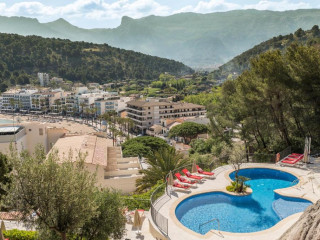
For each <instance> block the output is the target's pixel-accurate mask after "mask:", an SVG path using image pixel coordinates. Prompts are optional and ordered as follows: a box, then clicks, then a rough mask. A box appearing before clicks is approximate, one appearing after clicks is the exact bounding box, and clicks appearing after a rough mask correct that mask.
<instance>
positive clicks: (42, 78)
mask: <svg viewBox="0 0 320 240" xmlns="http://www.w3.org/2000/svg"><path fill="white" fill-rule="evenodd" d="M38 80H39V82H40V86H41V87H45V86H48V85H49V83H50V78H49V74H48V73H40V72H39V73H38Z"/></svg>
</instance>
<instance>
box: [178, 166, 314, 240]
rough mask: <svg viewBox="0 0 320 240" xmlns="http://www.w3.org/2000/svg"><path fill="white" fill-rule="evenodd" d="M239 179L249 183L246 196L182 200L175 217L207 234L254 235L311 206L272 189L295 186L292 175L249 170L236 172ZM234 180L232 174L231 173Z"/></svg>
mask: <svg viewBox="0 0 320 240" xmlns="http://www.w3.org/2000/svg"><path fill="white" fill-rule="evenodd" d="M239 175H240V176H245V177H248V178H250V179H251V180H249V181H247V184H249V185H250V187H251V188H252V191H253V192H252V194H251V195H248V196H232V195H229V194H226V193H223V192H210V193H204V194H198V195H194V196H192V197H189V198H187V199H185V200H183V201H182V202H181V203H180V204H179V205H178V206H177V208H176V211H175V213H176V216H177V218H178V219H179V221H180V222H181V223H182V224H183V225H184V226H186V227H187V228H189V229H191V230H193V231H195V232H198V233H201V234H206V233H207V232H208V231H210V230H211V229H218V222H217V221H212V222H209V223H208V224H205V225H202V224H203V223H206V222H208V221H210V220H212V219H214V218H216V219H219V222H220V230H221V231H226V232H234V233H247V232H257V231H262V230H265V229H268V228H270V227H272V226H274V225H275V224H276V223H278V222H279V221H280V220H282V219H283V218H286V217H288V216H290V215H292V214H294V213H298V212H302V211H304V210H305V208H306V207H308V206H309V205H311V204H312V203H311V202H310V201H307V200H304V199H299V198H291V197H283V196H280V195H278V194H276V193H275V192H274V191H273V190H275V189H280V188H286V187H290V186H293V185H294V184H297V183H298V180H297V178H296V177H295V176H293V175H291V174H289V173H286V172H283V171H279V170H273V169H267V168H249V169H242V170H240V171H239ZM230 178H231V179H233V178H234V172H233V173H231V174H230Z"/></svg>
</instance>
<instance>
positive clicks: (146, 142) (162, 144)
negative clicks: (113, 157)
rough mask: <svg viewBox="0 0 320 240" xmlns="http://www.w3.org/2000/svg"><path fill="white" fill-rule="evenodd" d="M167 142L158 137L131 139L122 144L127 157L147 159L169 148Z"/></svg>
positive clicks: (124, 154)
mask: <svg viewBox="0 0 320 240" xmlns="http://www.w3.org/2000/svg"><path fill="white" fill-rule="evenodd" d="M168 147H169V145H168V144H167V142H166V141H165V140H163V139H161V138H158V137H151V136H141V137H136V138H131V139H129V140H127V141H125V142H124V143H123V144H122V153H123V156H125V157H135V156H139V157H147V156H149V155H150V154H152V153H154V152H155V151H158V150H159V149H163V148H168Z"/></svg>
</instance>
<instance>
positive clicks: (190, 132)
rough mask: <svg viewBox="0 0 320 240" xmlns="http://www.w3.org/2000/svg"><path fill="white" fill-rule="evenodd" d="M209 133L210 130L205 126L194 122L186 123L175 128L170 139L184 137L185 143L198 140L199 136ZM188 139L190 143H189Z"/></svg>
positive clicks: (171, 130)
mask: <svg viewBox="0 0 320 240" xmlns="http://www.w3.org/2000/svg"><path fill="white" fill-rule="evenodd" d="M206 132H208V128H207V126H206V125H204V124H199V123H194V122H184V123H181V124H179V125H177V126H174V127H173V128H171V129H170V131H169V137H182V138H184V140H185V142H189V141H190V140H191V139H194V138H196V137H197V136H198V135H199V134H202V133H206ZM187 139H188V141H187Z"/></svg>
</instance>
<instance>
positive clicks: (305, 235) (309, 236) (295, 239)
mask: <svg viewBox="0 0 320 240" xmlns="http://www.w3.org/2000/svg"><path fill="white" fill-rule="evenodd" d="M319 239H320V200H319V201H318V202H317V203H316V204H314V205H312V206H310V207H308V208H307V209H306V211H305V212H304V213H303V214H302V216H301V217H300V218H299V220H298V221H297V222H296V223H295V224H294V225H293V226H292V227H291V228H290V229H289V230H288V231H287V232H286V233H285V234H283V235H282V236H281V237H280V238H279V240H319Z"/></svg>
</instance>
